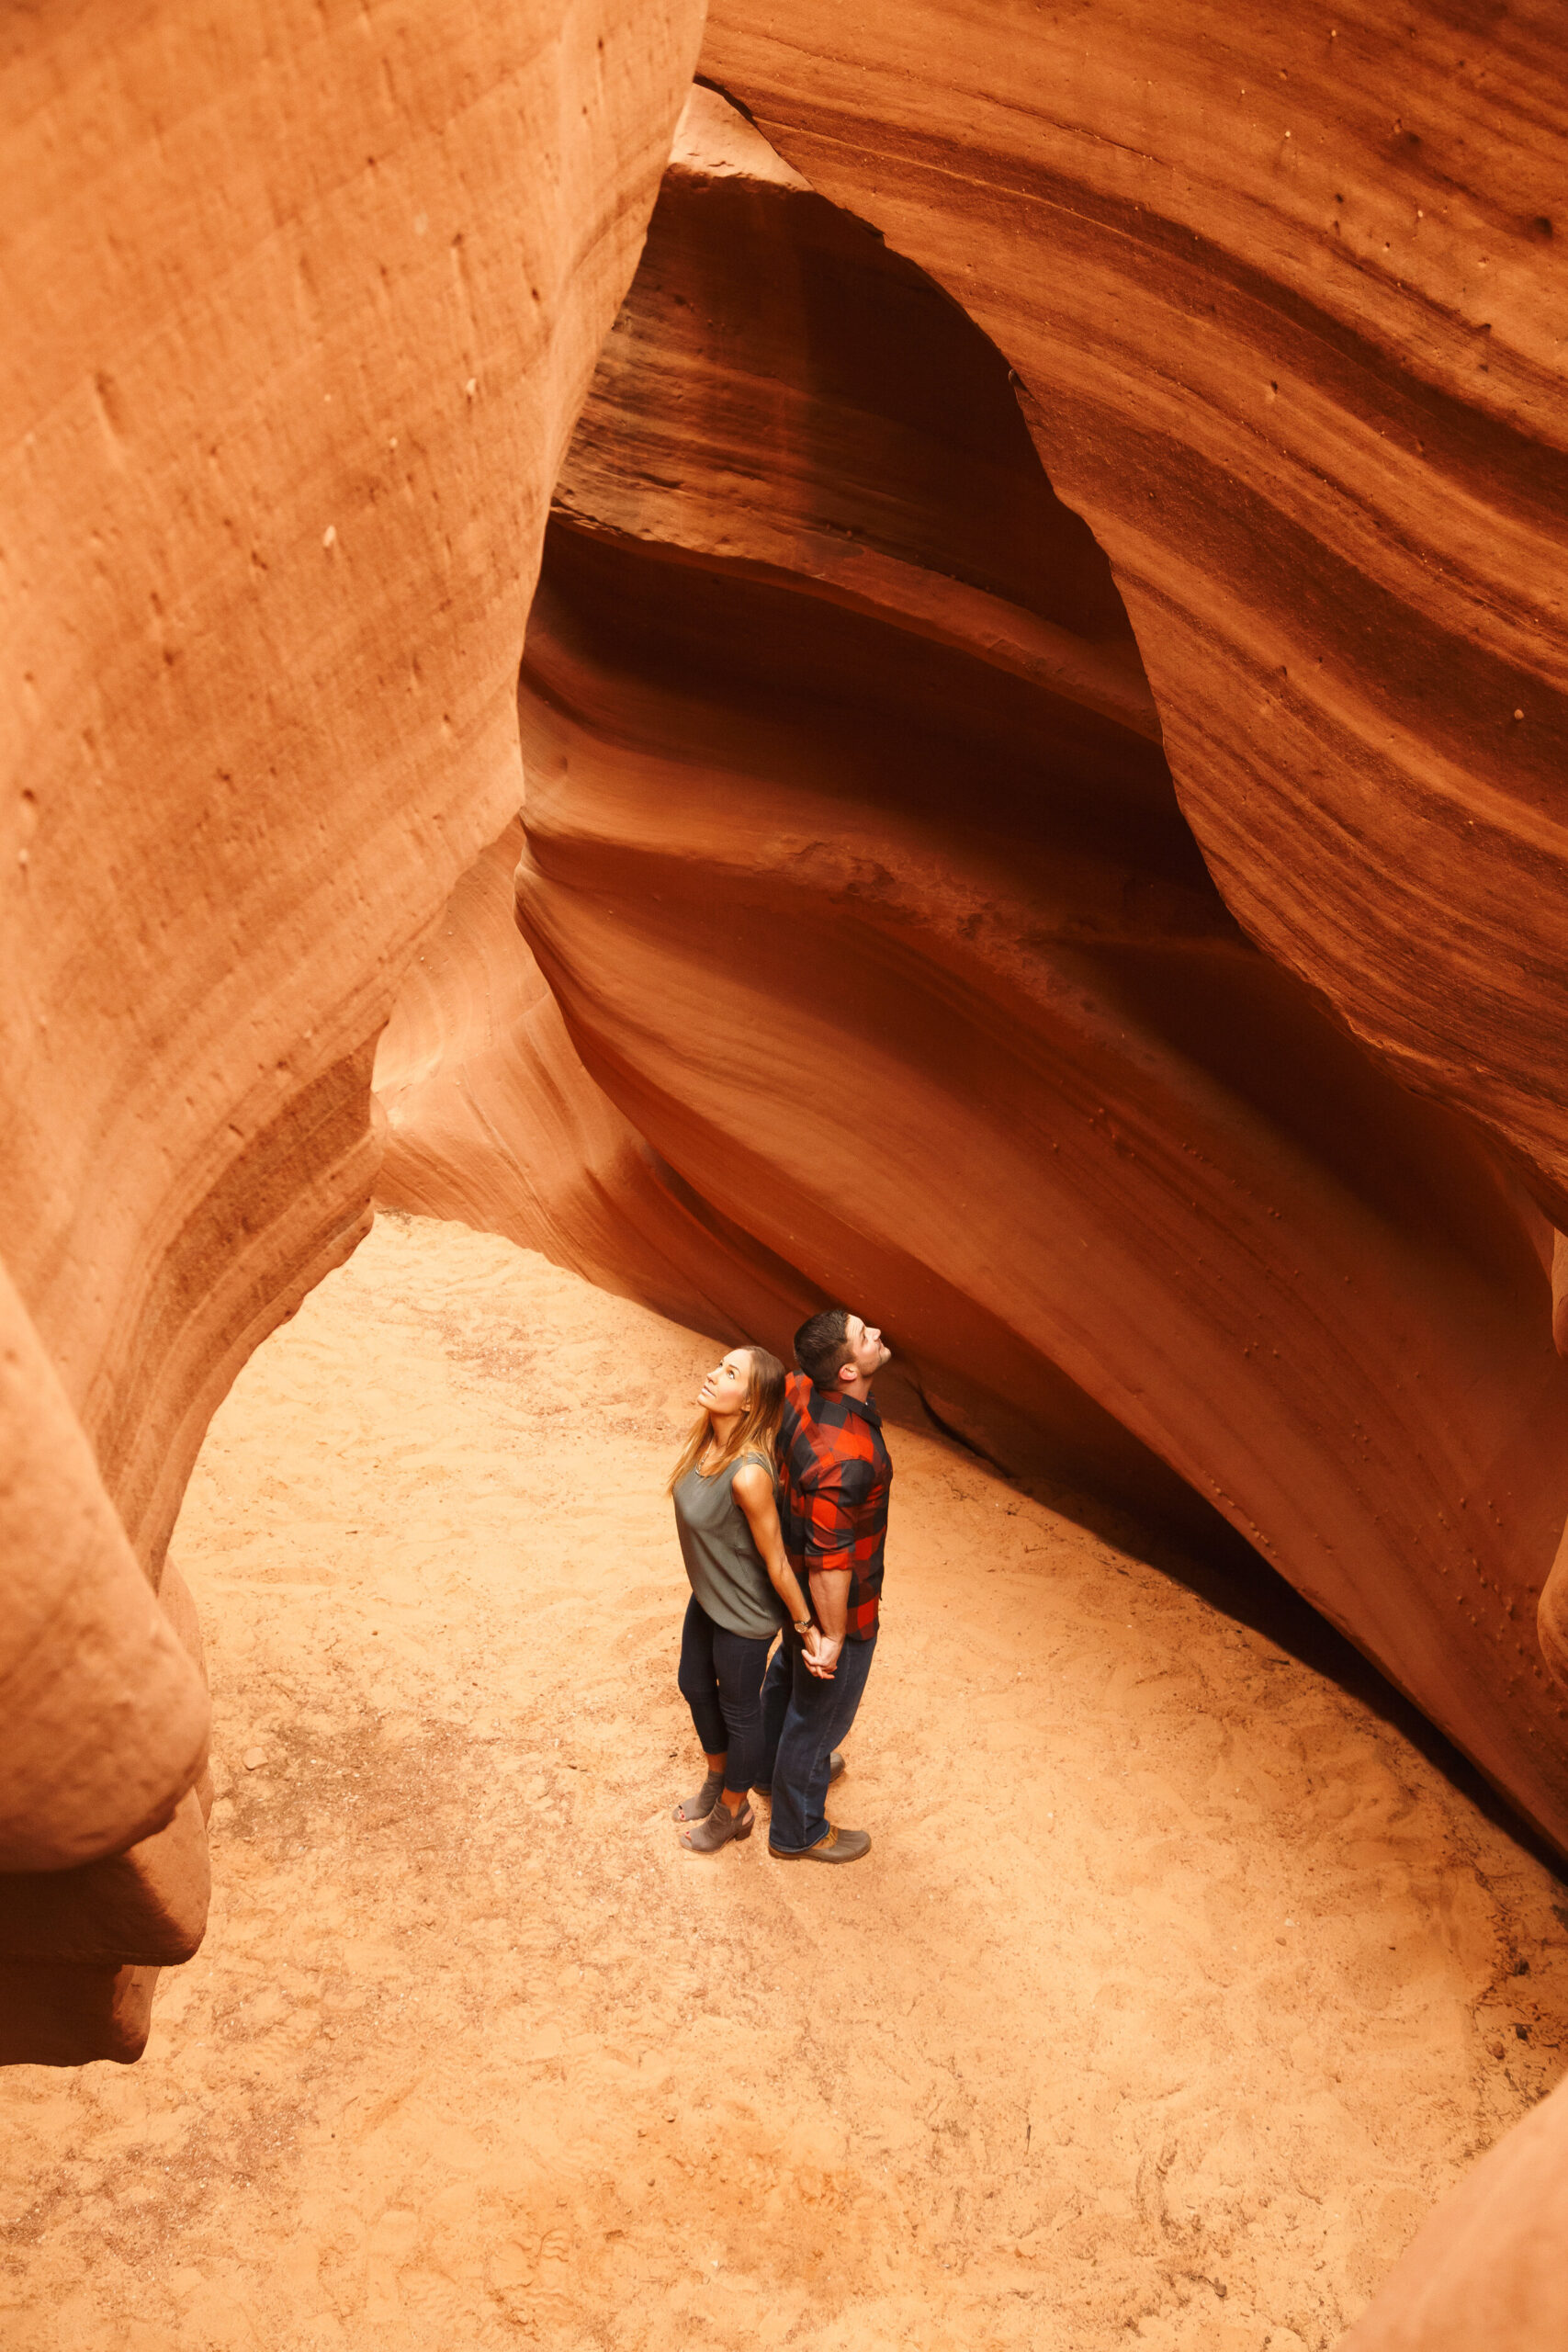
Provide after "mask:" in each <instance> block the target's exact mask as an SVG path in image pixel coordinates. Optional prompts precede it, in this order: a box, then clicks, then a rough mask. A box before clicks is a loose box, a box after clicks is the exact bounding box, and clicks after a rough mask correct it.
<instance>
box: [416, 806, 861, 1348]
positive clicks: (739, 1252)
mask: <svg viewBox="0 0 1568 2352" xmlns="http://www.w3.org/2000/svg"><path fill="white" fill-rule="evenodd" d="M522 850H523V830H522V827H521V825H520V824H519V823H518V821H517V820H515V819H513V822H512V823H511V824H510V825H508V827H507V828H506V831H504V833H502V836H501V838H500V840H499V841H495V842H491V845H490V847H489V849H487V850H486V851H485V852H484V854H483V855H482V856H481V857H480V858H479V860H478V861H477V862H476V863H475V865H472V866H471V867H470V868H469V870H468V873H467V874H466V875H465V876H463V879H462V880H461V882H459V884H458V885H457V888H456V890H454V891H453V893H452V897H451V899H450V901H449V903H448V905H447V908H446V913H445V914H444V915H443V917H442V919H441V922H440V923H439V924H438V925H437V927H436V928H435V930H434V932H433V933H432V934H431V935H430V937H429V938H428V939H427V940H426V941H425V942H424V943H423V945H422V946H421V948H420V950H419V953H418V954H417V956H415V957H414V960H413V962H412V965H411V966H410V967H409V971H408V975H407V977H406V978H405V979H404V981H403V985H402V988H401V990H400V993H399V996H398V1001H397V1003H396V1005H395V1006H394V1007H393V1011H392V1017H391V1019H390V1021H389V1023H388V1024H387V1027H386V1029H385V1031H384V1032H383V1035H382V1037H381V1042H380V1045H379V1046H378V1049H377V1054H376V1093H377V1100H378V1103H379V1104H380V1106H381V1109H382V1110H383V1111H384V1112H385V1114H386V1119H387V1148H386V1151H385V1154H384V1156H383V1159H382V1161H381V1166H380V1168H379V1170H378V1173H377V1177H376V1197H377V1199H378V1201H381V1202H383V1203H384V1204H386V1205H387V1206H388V1207H389V1208H400V1209H407V1210H410V1211H412V1213H413V1214H414V1215H416V1216H437V1217H455V1218H457V1219H460V1220H461V1222H463V1223H464V1224H466V1225H471V1226H475V1227H479V1230H480V1231H481V1232H490V1233H502V1234H504V1235H506V1237H507V1238H509V1239H510V1240H513V1241H517V1242H521V1243H522V1245H523V1246H524V1248H525V1249H528V1250H540V1251H542V1252H543V1253H544V1255H545V1256H547V1257H548V1258H553V1259H554V1260H555V1261H556V1262H557V1264H558V1265H563V1266H570V1267H571V1268H572V1269H573V1270H574V1271H575V1272H578V1273H581V1274H586V1275H587V1276H588V1278H589V1280H590V1281H591V1282H594V1283H599V1284H600V1286H601V1287H602V1288H604V1289H605V1290H612V1291H619V1292H620V1293H621V1294H622V1295H625V1296H627V1297H632V1298H638V1299H641V1300H644V1301H645V1302H646V1303H647V1304H648V1305H649V1306H656V1307H657V1308H658V1309H659V1311H660V1314H661V1315H668V1316H670V1317H671V1318H673V1319H676V1320H679V1321H681V1322H683V1323H687V1324H692V1325H694V1326H695V1327H696V1329H699V1330H707V1331H714V1332H723V1333H725V1334H726V1336H727V1337H728V1338H729V1339H730V1340H739V1339H741V1338H743V1337H744V1336H745V1334H746V1333H747V1332H749V1331H750V1332H761V1331H764V1330H766V1331H770V1332H773V1333H774V1334H775V1335H776V1336H778V1337H779V1338H780V1339H781V1340H782V1338H783V1336H784V1333H785V1332H787V1331H791V1330H793V1329H795V1326H796V1325H797V1324H799V1323H800V1322H801V1321H802V1320H803V1319H804V1317H806V1316H807V1315H809V1314H810V1313H811V1311H812V1308H813V1307H814V1306H817V1305H818V1304H819V1303H820V1302H819V1300H818V1296H817V1295H816V1294H815V1293H814V1292H813V1291H812V1290H811V1289H810V1288H809V1286H808V1285H807V1283H805V1282H804V1280H803V1279H802V1277H801V1276H800V1275H799V1273H798V1272H796V1271H795V1269H794V1268H793V1267H790V1266H786V1265H784V1264H783V1263H782V1262H770V1261H769V1258H768V1254H767V1252H766V1251H765V1250H761V1248H760V1247H759V1246H758V1244H757V1243H756V1242H754V1241H753V1240H752V1239H751V1238H750V1235H748V1234H747V1233H745V1232H744V1231H742V1230H741V1229H740V1228H739V1227H733V1226H731V1225H729V1224H728V1221H727V1220H726V1219H724V1218H723V1217H720V1216H716V1215H715V1213H714V1212H713V1210H712V1208H711V1207H710V1206H709V1204H707V1203H706V1202H705V1201H703V1200H701V1199H700V1198H699V1197H698V1195H697V1194H696V1193H694V1192H693V1191H692V1190H691V1188H690V1186H688V1185H684V1184H682V1182H681V1179H680V1178H679V1177H678V1176H677V1175H676V1173H675V1171H674V1170H673V1169H672V1168H671V1167H670V1166H669V1165H668V1164H667V1163H666V1162H665V1161H663V1160H661V1159H660V1158H659V1155H658V1154H657V1152H655V1151H653V1150H651V1149H650V1148H649V1145H648V1144H647V1143H645V1142H644V1140H643V1138H642V1137H641V1136H639V1135H638V1134H637V1129H636V1128H635V1127H634V1126H633V1125H632V1124H631V1122H630V1121H629V1120H628V1119H627V1118H626V1116H625V1115H624V1114H622V1113H621V1112H619V1111H617V1110H616V1108H615V1104H614V1103H612V1102H611V1101H610V1099H609V1097H608V1096H607V1095H606V1094H604V1092H602V1091H601V1090H600V1088H599V1087H597V1086H596V1085H595V1084H594V1082H593V1080H592V1079H591V1078H590V1077H589V1075H588V1073H587V1071H586V1070H585V1069H583V1067H582V1063H581V1059H580V1057H579V1056H578V1052H577V1049H576V1047H575V1046H573V1044H572V1042H571V1039H570V1036H569V1035H568V1034H567V1027H566V1023H565V1022H564V1021H563V1019H562V1018H561V1011H560V1007H559V1005H558V1003H557V1002H556V1000H555V998H554V997H553V996H552V995H551V993H550V989H549V987H548V984H547V981H546V979H545V977H544V974H543V973H542V972H541V971H540V969H539V967H538V966H537V964H536V962H535V960H534V958H533V956H531V955H530V954H529V952H528V950H527V948H526V946H525V944H524V943H523V941H522V940H521V939H520V938H519V936H518V933H517V909H516V895H515V890H514V887H513V884H514V877H515V875H516V870H517V861H518V858H519V856H520V855H521V854H522Z"/></svg>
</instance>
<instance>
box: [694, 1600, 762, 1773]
mask: <svg viewBox="0 0 1568 2352" xmlns="http://www.w3.org/2000/svg"><path fill="white" fill-rule="evenodd" d="M772 1646H773V1644H772V1641H771V1639H770V1640H768V1641H757V1642H753V1641H749V1640H748V1639H747V1637H746V1635H745V1634H731V1633H728V1632H727V1631H726V1629H725V1628H724V1626H722V1625H716V1624H715V1623H714V1621H713V1619H712V1618H711V1617H710V1616H709V1615H708V1613H707V1611H706V1610H705V1608H704V1607H703V1606H702V1604H701V1602H700V1601H699V1600H698V1599H697V1596H696V1594H695V1593H694V1594H693V1595H692V1598H691V1599H690V1600H688V1601H687V1603H686V1622H685V1623H684V1624H683V1625H682V1628H681V1672H680V1676H679V1678H678V1679H679V1681H680V1685H681V1696H682V1699H684V1701H685V1702H686V1704H687V1706H688V1707H690V1709H691V1711H692V1721H693V1723H694V1724H695V1725H696V1727H697V1737H698V1738H699V1739H700V1740H701V1741H702V1744H703V1754H704V1755H705V1756H725V1758H726V1760H725V1767H724V1785H725V1787H726V1788H727V1789H728V1790H730V1791H731V1792H733V1791H735V1790H736V1789H749V1788H750V1786H751V1783H752V1782H753V1781H760V1780H761V1778H762V1762H763V1757H762V1699H761V1691H762V1676H763V1673H764V1672H765V1670H766V1668H767V1663H768V1652H769V1650H770V1649H771V1648H772ZM726 1750H728V1755H727V1756H726Z"/></svg>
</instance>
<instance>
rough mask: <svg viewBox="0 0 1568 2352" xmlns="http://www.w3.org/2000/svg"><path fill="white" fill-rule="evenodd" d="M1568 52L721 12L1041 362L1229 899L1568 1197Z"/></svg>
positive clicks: (1484, 30) (1209, 10)
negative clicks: (1567, 197)
mask: <svg viewBox="0 0 1568 2352" xmlns="http://www.w3.org/2000/svg"><path fill="white" fill-rule="evenodd" d="M1565 67H1568V20H1565V18H1564V17H1563V15H1562V11H1561V10H1560V9H1558V8H1554V7H1550V6H1541V5H1539V0H1538V4H1537V5H1533V6H1532V5H1527V6H1523V7H1519V8H1512V9H1509V10H1508V11H1506V13H1489V14H1488V15H1487V16H1486V17H1484V18H1481V17H1475V16H1473V15H1472V14H1469V13H1467V12H1464V11H1459V12H1456V11H1454V10H1452V9H1450V8H1447V7H1444V6H1438V5H1437V0H1416V5H1415V6H1411V7H1409V8H1405V9H1401V10H1399V11H1397V12H1391V11H1390V10H1388V9H1386V8H1382V7H1378V6H1369V5H1365V0H1360V5H1357V6H1352V7H1350V8H1348V9H1342V10H1337V11H1336V12H1334V14H1333V15H1332V16H1327V15H1323V14H1314V13H1307V12H1303V11H1299V10H1297V11H1289V12H1283V13H1282V12H1281V11H1280V10H1279V9H1278V8H1275V7H1273V6H1268V5H1266V0H1242V5H1240V6H1236V5H1231V4H1230V0H1224V5H1221V0H1200V4H1199V5H1197V6H1190V7H1186V8H1183V9H1180V10H1179V11H1178V10H1169V9H1163V10H1162V9H1153V8H1150V7H1148V6H1145V5H1142V0H1108V4H1107V5H1105V6H1097V7H1096V8H1095V9H1094V10H1093V12H1092V16H1089V15H1085V14H1083V13H1080V12H1073V11H1061V10H1051V9H1044V8H1038V7H1032V6H1002V7H997V8H975V7H971V6H960V5H957V0H914V5H912V6H909V7H905V8H900V9H898V10H897V12H894V11H888V10H878V9H861V10H855V11H852V12H846V11H845V10H844V9H842V8H841V7H840V6H837V5H836V0H789V4H788V6H784V5H783V0H714V5H713V6H711V7H710V10H709V16H708V30H707V36H706V43H705V51H704V68H705V71H707V72H710V73H711V74H713V75H715V76H716V78H717V79H718V81H719V82H721V83H722V84H723V85H725V86H726V87H727V88H728V89H729V90H730V91H731V92H732V93H733V94H734V95H735V96H737V97H738V98H739V99H740V100H741V101H742V102H743V103H744V104H745V105H746V106H747V107H749V108H750V111H751V113H752V114H753V115H754V116H755V118H756V119H757V121H758V123H759V124H760V125H761V129H762V130H763V131H765V132H766V134H767V136H768V138H769V139H770V140H771V141H773V143H774V144H775V145H776V147H777V148H778V149H779V151H780V152H781V153H783V154H784V156H786V157H787V158H788V159H789V160H790V161H791V162H792V163H793V164H795V165H797V166H798V168H799V169H800V170H801V171H802V172H803V173H805V174H806V175H807V176H808V177H809V179H810V181H811V183H812V185H813V186H814V187H818V188H820V189H821V190H822V192H823V193H824V194H825V195H827V196H829V197H831V198H834V199H835V200H836V201H837V202H839V203H841V204H843V205H845V206H847V207H848V208H849V209H851V210H852V211H853V212H855V213H857V214H859V215H860V216H861V217H862V218H863V219H864V220H868V221H869V222H871V223H872V224H874V227H875V228H876V229H877V230H878V231H880V232H883V233H884V234H885V235H886V238H887V240H888V243H890V244H891V245H893V246H894V247H896V248H897V251H898V252H900V253H903V254H908V255H910V256H911V257H912V258H913V259H914V260H915V261H917V262H919V264H920V265H921V266H922V267H924V268H926V269H928V270H929V271H930V272H931V275H932V276H933V277H935V278H937V279H938V280H939V282H940V283H942V285H943V286H945V287H946V288H948V290H949V291H950V292H951V293H952V294H953V296H954V297H955V299H956V300H959V301H960V302H962V303H963V305H964V308H965V310H966V311H968V312H969V313H970V315H971V316H972V317H974V318H975V319H976V320H977V321H978V322H979V323H980V324H981V325H982V326H983V327H984V328H985V329H986V331H987V334H990V335H991V336H993V337H994V339H995V341H996V342H997V344H998V347H999V348H1000V349H1001V351H1002V352H1003V353H1004V354H1005V356H1006V357H1007V359H1008V361H1009V362H1010V365H1011V366H1012V367H1013V368H1016V369H1017V370H1018V371H1019V373H1020V374H1021V377H1022V379H1023V380H1024V382H1025V384H1026V385H1027V387H1028V389H1029V391H1030V393H1031V394H1032V397H1033V399H1034V401H1036V402H1037V404H1038V409H1037V416H1038V423H1037V437H1038V438H1039V441H1040V445H1041V449H1042V453H1043V457H1044V459H1045V463H1046V465H1047V467H1048V469H1049V470H1050V473H1051V478H1052V480H1053V481H1054V482H1055V486H1056V488H1057V490H1058V492H1060V493H1061V495H1062V496H1063V497H1064V498H1065V499H1066V501H1067V502H1068V503H1069V504H1070V505H1071V506H1072V507H1073V508H1074V509H1075V511H1076V512H1077V513H1078V514H1081V515H1083V516H1084V517H1085V518H1086V520H1087V521H1088V522H1089V524H1090V525H1091V526H1092V527H1093V530H1094V533H1095V536H1096V537H1097V538H1098V539H1099V541H1100V545H1101V546H1102V547H1103V548H1105V550H1106V552H1107V553H1108V555H1109V556H1110V558H1111V564H1112V567H1113V569H1114V571H1115V574H1116V579H1117V583H1118V585H1119V587H1120V589H1121V591H1122V596H1123V597H1124V599H1125V601H1126V605H1127V609H1128V612H1129V613H1130V615H1131V616H1132V620H1133V624H1134V628H1135V629H1136V631H1137V638H1138V646H1139V650H1140V652H1141V654H1142V656H1143V661H1144V666H1145V670H1146V671H1147V673H1148V678H1149V683H1150V684H1151V685H1152V687H1153V689H1154V694H1155V699H1156V703H1157V704H1158V707H1159V714H1160V723H1161V726H1162V729H1163V730H1164V739H1165V745H1166V750H1167V752H1168V755H1169V759H1170V763H1171V769H1172V773H1173V775H1174V776H1175V779H1176V786H1177V791H1178V794H1179V797H1180V800H1181V805H1182V808H1183V809H1184V810H1185V812H1186V814H1187V816H1188V817H1189V819H1190V821H1191V824H1192V827H1193V830H1194V831H1195V833H1196V834H1197V837H1198V840H1199V842H1200V843H1201V847H1202V850H1203V853H1204V855H1205V857H1206V858H1207V860H1208V862H1209V865H1210V866H1211V868H1212V870H1213V874H1214V876H1215V879H1216V881H1217V882H1218V884H1219V887H1220V889H1221V891H1222V893H1223V894H1224V899H1225V901H1226V903H1227V905H1228V906H1229V907H1230V908H1231V909H1232V910H1233V912H1234V913H1235V915H1237V916H1238V917H1239V919H1240V921H1241V922H1243V924H1244V925H1245V926H1246V928H1247V931H1248V932H1249V933H1251V934H1252V935H1253V936H1254V937H1255V938H1257V939H1258V940H1259V941H1260V942H1261V944H1263V945H1264V946H1265V947H1266V948H1267V949H1268V950H1269V954H1270V955H1271V956H1274V957H1275V958H1276V959H1277V960H1278V961H1279V962H1280V964H1281V965H1282V966H1283V967H1286V968H1287V969H1289V970H1291V971H1293V972H1295V973H1297V974H1298V975H1299V976H1300V977H1301V978H1303V979H1305V980H1307V981H1308V982H1310V983H1311V984H1312V985H1313V986H1314V987H1316V988H1319V989H1322V990H1323V991H1324V993H1325V995H1326V996H1327V997H1328V999H1329V1000H1330V1001H1331V1002H1332V1003H1333V1004H1334V1005H1335V1006H1336V1007H1337V1009H1338V1010H1339V1012H1341V1013H1342V1015H1343V1016H1344V1018H1345V1019H1346V1021H1347V1022H1348V1023H1349V1024H1350V1025H1351V1026H1352V1028H1353V1029H1354V1030H1355V1032H1356V1034H1357V1035H1358V1036H1359V1038H1360V1039H1361V1040H1362V1041H1363V1042H1364V1043H1365V1044H1366V1045H1368V1046H1370V1047H1371V1049H1372V1050H1373V1051H1374V1052H1375V1053H1376V1054H1378V1055H1379V1057H1381V1058H1382V1060H1383V1061H1384V1062H1385V1064H1386V1065H1387V1066H1388V1067H1390V1068H1392V1069H1394V1070H1395V1071H1396V1072H1397V1073H1398V1074H1399V1076H1400V1077H1401V1078H1402V1079H1404V1081H1405V1082H1406V1083H1407V1084H1409V1085H1411V1086H1414V1087H1416V1088H1418V1089H1420V1090H1421V1091H1426V1092H1430V1093H1434V1094H1437V1095H1438V1096H1439V1097H1440V1098H1441V1099H1442V1100H1443V1101H1445V1102H1448V1103H1453V1104H1456V1105H1458V1106H1460V1107H1461V1108H1462V1109H1463V1110H1464V1111H1465V1112H1466V1113H1467V1114H1469V1115H1470V1116H1471V1117H1472V1119H1473V1120H1474V1121H1476V1122H1477V1123H1478V1125H1481V1126H1482V1127H1483V1128H1484V1129H1485V1130H1486V1131H1487V1132H1489V1133H1490V1134H1492V1135H1494V1136H1496V1137H1497V1138H1498V1139H1499V1141H1501V1142H1502V1143H1503V1144H1504V1145H1505V1146H1506V1148H1508V1149H1509V1150H1510V1151H1511V1152H1513V1153H1515V1154H1517V1157H1518V1159H1519V1163H1520V1164H1521V1165H1522V1166H1523V1167H1525V1168H1526V1169H1527V1170H1529V1173H1530V1177H1531V1181H1532V1182H1533V1183H1534V1184H1535V1185H1536V1187H1537V1189H1538V1193H1539V1196H1540V1199H1541V1201H1542V1203H1543V1204H1546V1205H1548V1207H1549V1208H1551V1204H1554V1203H1561V1202H1562V1200H1563V1199H1564V1196H1565V1193H1568V1091H1565V1090H1564V1088H1563V1086H1562V1079H1561V1057H1562V1004H1563V997H1564V981H1565V978H1568V939H1565V934H1564V929H1563V925H1562V916H1561V908H1562V899H1563V896H1564V887H1565V880H1568V863H1565V852H1568V837H1565V833H1564V826H1563V785H1562V778H1563V772H1564V761H1565V753H1568V734H1565V731H1564V704H1563V687H1564V683H1565V678H1568V616H1565V613H1564V608H1563V604H1562V579H1563V576H1564V571H1565V569H1568V549H1565V546H1564V539H1565V536H1568V466H1565V464H1564V439H1565V430H1564V424H1565V415H1568V411H1565V409H1564V403H1563V399H1562V341H1561V337H1562V321H1563V311H1564V302H1565V300H1568V245H1565V243H1564V237H1563V230H1564V227H1565V225H1568V223H1565V219H1564V214H1563V209H1562V206H1563V187H1564V154H1563V144H1564V142H1563V112H1562V89H1563V86H1564V74H1565ZM1556 1222H1558V1223H1559V1224H1568V1212H1565V1213H1564V1214H1563V1215H1562V1216H1558V1217H1557V1218H1556Z"/></svg>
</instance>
